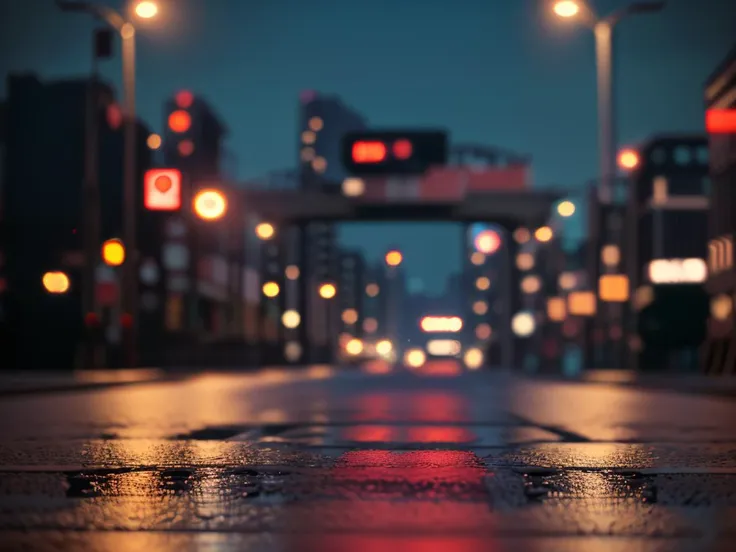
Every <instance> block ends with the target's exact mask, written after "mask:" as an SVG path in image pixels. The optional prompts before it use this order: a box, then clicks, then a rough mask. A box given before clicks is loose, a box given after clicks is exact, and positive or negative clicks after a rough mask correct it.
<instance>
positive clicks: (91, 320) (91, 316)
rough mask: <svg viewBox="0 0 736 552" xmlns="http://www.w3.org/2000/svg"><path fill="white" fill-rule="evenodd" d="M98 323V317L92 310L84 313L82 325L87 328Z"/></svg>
mask: <svg viewBox="0 0 736 552" xmlns="http://www.w3.org/2000/svg"><path fill="white" fill-rule="evenodd" d="M99 324H100V317H99V316H97V314H96V313H94V312H88V313H87V314H85V315H84V325H85V326H87V327H88V328H92V327H95V326H99Z"/></svg>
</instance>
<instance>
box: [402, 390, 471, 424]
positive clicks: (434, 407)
mask: <svg viewBox="0 0 736 552" xmlns="http://www.w3.org/2000/svg"><path fill="white" fill-rule="evenodd" d="M410 405H411V412H410V415H409V420H408V421H411V422H467V421H468V420H469V415H470V413H469V411H468V405H467V404H466V403H465V399H464V398H463V397H461V396H459V395H456V394H454V393H448V392H443V391H436V392H424V393H417V394H416V395H413V396H412V397H411V399H410Z"/></svg>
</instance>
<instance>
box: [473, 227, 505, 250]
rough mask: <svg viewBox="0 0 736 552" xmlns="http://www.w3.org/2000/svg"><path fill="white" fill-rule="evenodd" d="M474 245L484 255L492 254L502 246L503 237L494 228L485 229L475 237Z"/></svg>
mask: <svg viewBox="0 0 736 552" xmlns="http://www.w3.org/2000/svg"><path fill="white" fill-rule="evenodd" d="M474 245H475V249H477V250H478V251H480V252H481V253H483V254H484V255H492V254H493V253H495V252H496V251H498V248H499V247H501V237H500V236H499V235H498V233H497V232H494V231H493V230H483V231H482V232H480V233H479V234H478V235H477V236H476V237H475V242H474Z"/></svg>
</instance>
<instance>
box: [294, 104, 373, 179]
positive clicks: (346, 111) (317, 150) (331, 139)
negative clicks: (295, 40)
mask: <svg viewBox="0 0 736 552" xmlns="http://www.w3.org/2000/svg"><path fill="white" fill-rule="evenodd" d="M298 121H299V122H298V124H299V167H300V178H301V183H302V187H303V188H305V189H320V190H323V191H324V190H331V191H334V192H335V193H339V192H340V190H341V186H342V181H343V180H344V179H345V178H346V177H347V176H349V175H348V174H347V173H346V171H345V169H344V168H343V166H342V154H341V150H342V138H343V136H344V135H345V134H347V133H349V132H355V131H360V130H365V129H366V128H367V126H368V124H367V122H366V119H365V117H363V115H361V114H360V113H358V112H357V111H356V110H354V109H353V108H351V107H349V106H348V105H346V104H345V103H344V102H343V101H342V100H341V99H340V98H339V97H337V96H330V95H322V94H318V93H317V92H313V91H305V92H303V93H302V96H301V98H300V104H299V116H298Z"/></svg>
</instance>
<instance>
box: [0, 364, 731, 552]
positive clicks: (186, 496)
mask: <svg viewBox="0 0 736 552" xmlns="http://www.w3.org/2000/svg"><path fill="white" fill-rule="evenodd" d="M382 372H385V367H381V366H378V365H371V366H369V367H368V369H364V370H362V371H358V370H348V371H346V370H342V371H339V370H333V369H331V368H328V367H312V368H310V369H307V370H303V371H276V370H270V371H264V372H262V373H258V374H252V373H251V374H214V373H213V374H204V375H199V376H196V377H192V378H189V379H186V380H184V381H175V382H168V383H144V384H140V385H133V386H126V387H115V388H109V389H95V390H89V391H84V392H66V393H58V394H51V393H46V394H38V395H23V396H18V397H3V398H1V399H0V550H73V551H82V552H86V551H92V550H94V551H110V552H113V551H114V552H125V551H128V550H130V551H139V550H140V551H163V552H168V551H170V550H171V551H174V550H176V551H177V552H184V551H190V550H191V551H204V550H206V551H231V550H233V551H234V550H238V551H246V552H247V551H258V552H260V551H272V550H273V551H279V550H285V551H302V550H304V551H310V550H318V551H320V552H332V551H356V552H363V551H365V552H368V551H374V550H375V551H381V552H383V551H394V550H397V551H398V550H401V551H408V552H416V551H427V552H434V551H442V552H453V551H458V552H476V551H477V552H480V551H484V552H485V551H489V550H493V551H500V550H510V551H526V550H539V551H542V550H543V551H545V552H556V551H585V552H599V551H601V552H602V551H616V552H618V551H622V552H624V551H625V552H635V551H650V550H656V551H664V550H676V551H681V550H688V551H691V550H692V551H696V550H697V551H708V550H723V551H726V550H733V549H734V545H733V542H732V541H733V540H734V539H736V400H734V399H726V398H718V397H713V396H705V395H686V394H676V393H671V392H664V391H655V390H645V389H637V388H634V387H619V386H612V385H605V384H579V383H575V384H572V383H570V384H568V383H555V382H550V381H546V382H542V381H530V380H519V379H513V378H511V377H508V376H505V375H502V374H490V373H480V372H478V373H462V372H457V370H455V365H450V364H437V365H433V366H431V367H429V368H428V369H426V370H424V371H423V372H422V373H420V374H410V373H408V372H405V371H398V372H397V371H394V372H392V373H382Z"/></svg>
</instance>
